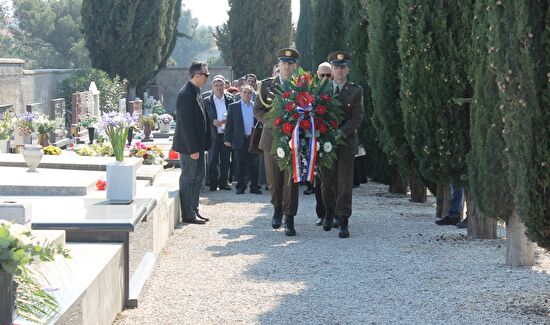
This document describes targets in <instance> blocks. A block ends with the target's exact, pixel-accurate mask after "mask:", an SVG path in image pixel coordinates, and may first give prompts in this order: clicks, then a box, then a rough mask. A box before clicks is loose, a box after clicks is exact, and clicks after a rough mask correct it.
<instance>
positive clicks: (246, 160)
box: [233, 136, 260, 191]
mask: <svg viewBox="0 0 550 325" xmlns="http://www.w3.org/2000/svg"><path fill="white" fill-rule="evenodd" d="M249 145H250V136H247V137H246V138H245V139H244V144H243V148H242V149H239V150H234V151H233V153H234V157H235V174H236V176H237V189H238V190H243V191H244V190H246V187H247V184H248V182H250V189H251V190H257V189H259V188H260V186H259V185H258V174H259V167H258V166H259V158H258V154H255V153H250V152H248V146H249Z"/></svg>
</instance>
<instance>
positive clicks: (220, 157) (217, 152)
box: [208, 134, 231, 187]
mask: <svg viewBox="0 0 550 325" xmlns="http://www.w3.org/2000/svg"><path fill="white" fill-rule="evenodd" d="M230 153H231V148H229V147H227V146H225V145H224V144H223V134H218V136H217V137H216V138H215V139H213V141H212V147H211V148H210V150H209V151H208V179H209V180H208V185H210V187H218V186H220V187H225V186H227V178H228V176H229V156H230Z"/></svg>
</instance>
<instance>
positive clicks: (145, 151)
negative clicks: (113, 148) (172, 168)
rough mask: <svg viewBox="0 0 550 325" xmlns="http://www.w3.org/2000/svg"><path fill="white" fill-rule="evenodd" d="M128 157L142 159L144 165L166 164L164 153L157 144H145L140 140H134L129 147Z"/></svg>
mask: <svg viewBox="0 0 550 325" xmlns="http://www.w3.org/2000/svg"><path fill="white" fill-rule="evenodd" d="M129 156H130V157H137V158H142V159H143V164H144V165H162V166H164V165H166V161H164V153H163V152H162V149H161V148H160V147H158V146H157V145H151V146H148V145H145V144H144V143H141V142H136V144H134V146H133V147H132V148H131V149H130V155H129Z"/></svg>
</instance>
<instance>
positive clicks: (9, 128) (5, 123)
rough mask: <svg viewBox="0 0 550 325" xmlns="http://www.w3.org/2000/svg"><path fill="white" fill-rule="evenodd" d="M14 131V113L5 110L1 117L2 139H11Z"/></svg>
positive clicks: (0, 132)
mask: <svg viewBox="0 0 550 325" xmlns="http://www.w3.org/2000/svg"><path fill="white" fill-rule="evenodd" d="M12 132H13V121H12V115H11V114H10V113H9V112H4V114H2V116H1V117H0V140H9V139H10V136H11V133H12Z"/></svg>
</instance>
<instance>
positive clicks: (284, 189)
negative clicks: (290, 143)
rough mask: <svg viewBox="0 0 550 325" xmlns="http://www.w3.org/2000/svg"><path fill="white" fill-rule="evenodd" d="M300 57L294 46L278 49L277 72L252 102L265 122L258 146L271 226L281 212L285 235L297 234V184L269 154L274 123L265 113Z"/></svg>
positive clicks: (279, 220) (276, 225) (278, 223)
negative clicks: (269, 198) (265, 177)
mask: <svg viewBox="0 0 550 325" xmlns="http://www.w3.org/2000/svg"><path fill="white" fill-rule="evenodd" d="M299 56H300V54H299V53H298V51H296V50H294V49H289V48H285V49H280V50H278V51H277V58H278V60H279V63H278V68H279V75H278V76H275V77H271V78H267V79H264V80H262V82H261V84H260V86H259V89H258V95H257V96H256V101H255V102H254V116H255V117H256V118H257V119H258V120H259V121H260V122H262V123H263V125H264V129H263V131H262V137H261V138H260V143H259V145H258V147H259V148H260V149H261V150H263V152H264V164H265V174H266V176H267V182H268V184H269V190H270V192H271V204H273V208H274V212H273V218H272V220H271V226H272V227H273V229H278V228H280V227H281V223H282V219H283V215H284V216H285V217H286V218H285V234H286V235H287V236H296V229H295V228H294V217H295V216H296V213H297V211H298V184H295V183H294V182H293V181H292V179H291V178H292V177H291V175H290V174H289V173H288V171H281V170H280V169H279V166H278V165H277V162H276V161H275V157H274V156H273V155H272V154H271V146H272V144H273V125H272V124H270V123H268V121H267V117H266V114H267V112H269V111H270V110H271V108H272V105H273V100H274V99H275V98H274V93H275V92H276V89H277V88H280V87H281V85H282V84H283V83H284V82H288V80H290V79H291V78H292V73H293V72H294V71H295V70H296V60H297V59H298V57H299Z"/></svg>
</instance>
